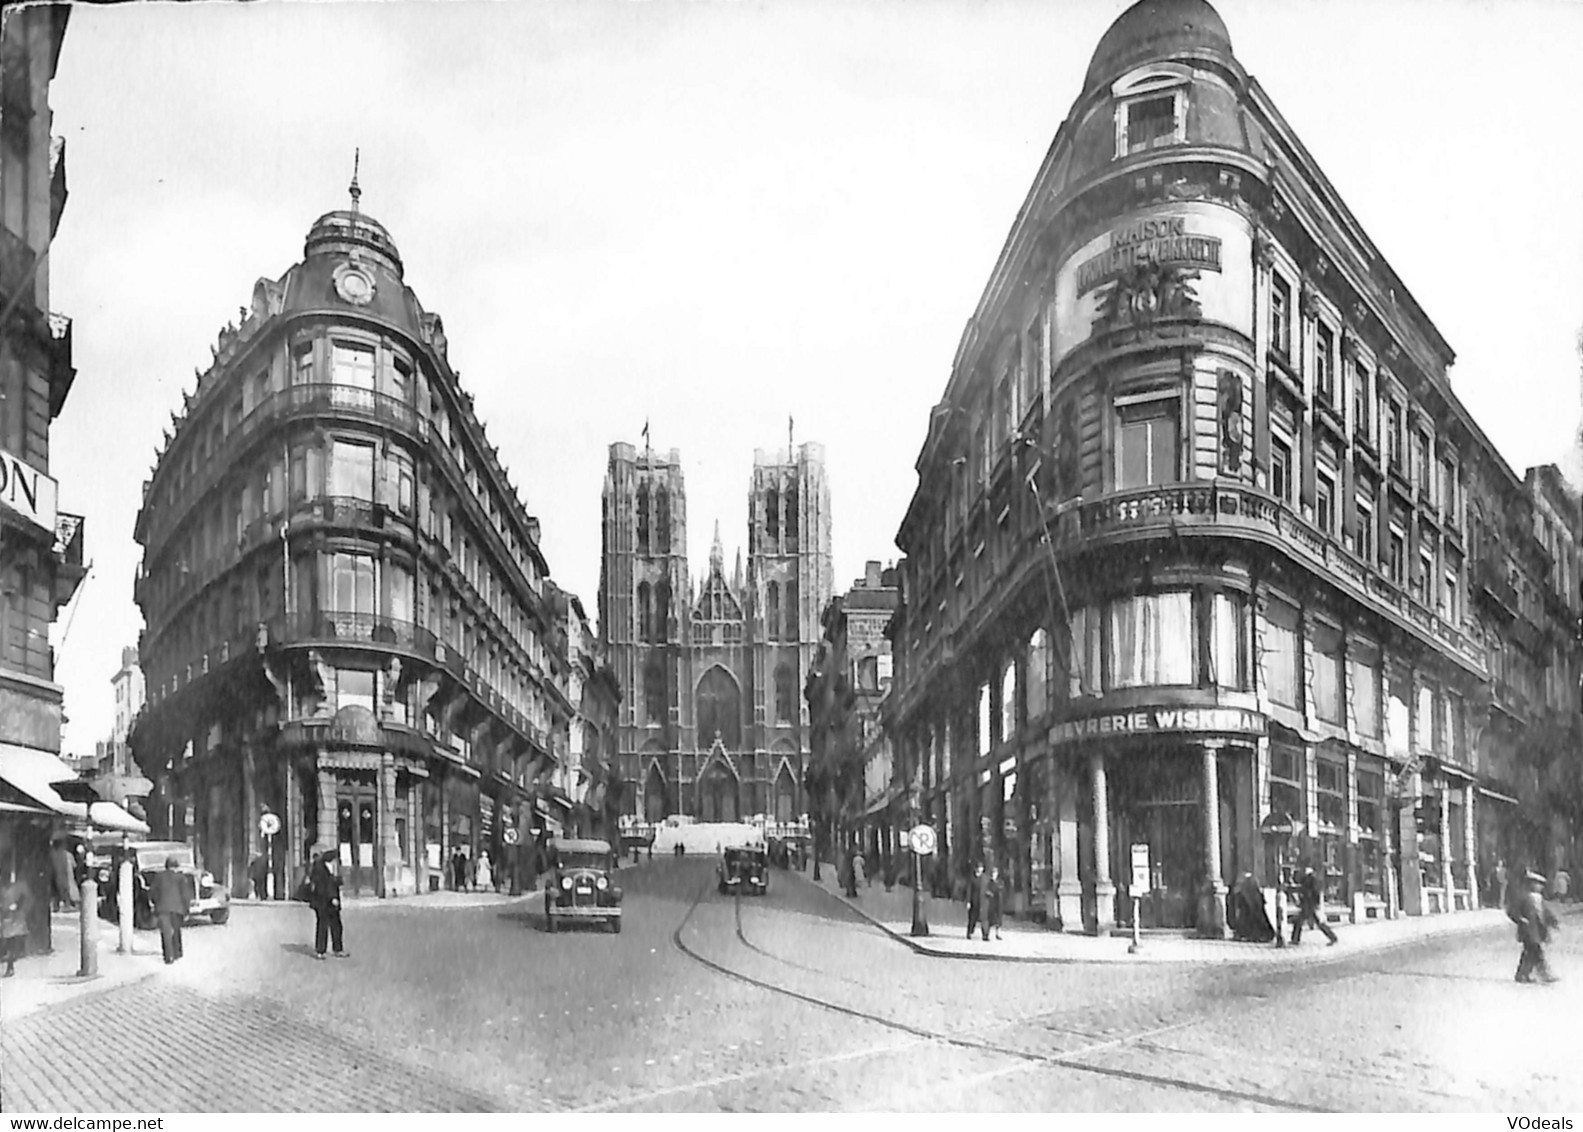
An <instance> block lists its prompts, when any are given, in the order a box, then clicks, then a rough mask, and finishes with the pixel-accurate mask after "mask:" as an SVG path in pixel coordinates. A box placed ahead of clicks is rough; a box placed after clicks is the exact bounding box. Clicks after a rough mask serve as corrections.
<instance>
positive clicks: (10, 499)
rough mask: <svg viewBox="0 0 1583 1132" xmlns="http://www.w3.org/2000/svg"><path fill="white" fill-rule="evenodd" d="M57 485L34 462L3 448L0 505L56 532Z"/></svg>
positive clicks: (0, 458) (0, 467)
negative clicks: (18, 456)
mask: <svg viewBox="0 0 1583 1132" xmlns="http://www.w3.org/2000/svg"><path fill="white" fill-rule="evenodd" d="M58 491H59V488H58V485H57V484H56V483H55V481H54V480H52V479H50V478H49V477H48V476H46V475H45V474H44V473H43V472H41V471H39V470H38V469H37V468H35V467H33V466H32V465H31V464H24V463H23V462H22V461H21V460H19V459H17V458H16V457H15V456H13V455H11V453H9V452H6V451H4V450H0V507H4V508H5V509H6V510H7V511H14V512H15V513H16V514H18V515H20V516H22V518H24V519H26V520H27V521H28V522H30V523H32V524H34V525H35V526H38V527H42V528H43V529H44V530H46V531H48V532H49V533H50V534H51V535H53V534H54V533H55V498H56V495H57V493H58Z"/></svg>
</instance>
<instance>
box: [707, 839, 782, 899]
mask: <svg viewBox="0 0 1583 1132" xmlns="http://www.w3.org/2000/svg"><path fill="white" fill-rule="evenodd" d="M769 864H770V862H769V854H768V853H767V852H766V851H765V850H763V849H759V848H753V847H742V846H733V847H732V848H730V849H727V850H725V851H724V852H723V853H721V854H720V864H719V866H718V870H719V873H720V891H721V892H722V893H727V894H728V893H733V892H756V893H758V894H759V895H760V896H763V895H764V894H765V893H766V892H768V891H769V887H770V869H769Z"/></svg>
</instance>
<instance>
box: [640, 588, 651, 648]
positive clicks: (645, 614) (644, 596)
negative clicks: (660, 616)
mask: <svg viewBox="0 0 1583 1132" xmlns="http://www.w3.org/2000/svg"><path fill="white" fill-rule="evenodd" d="M652 603H653V595H652V594H651V592H650V591H649V584H648V583H647V582H639V583H638V640H639V641H644V642H647V641H649V640H651V639H652V634H653V629H652V624H653V615H654V613H653V609H652Z"/></svg>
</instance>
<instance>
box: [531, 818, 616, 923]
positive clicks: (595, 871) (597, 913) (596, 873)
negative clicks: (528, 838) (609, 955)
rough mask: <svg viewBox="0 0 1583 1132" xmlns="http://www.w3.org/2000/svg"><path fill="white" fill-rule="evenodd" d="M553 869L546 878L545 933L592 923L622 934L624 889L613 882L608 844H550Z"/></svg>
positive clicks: (576, 841)
mask: <svg viewBox="0 0 1583 1132" xmlns="http://www.w3.org/2000/svg"><path fill="white" fill-rule="evenodd" d="M549 855H550V869H549V872H548V873H547V874H546V875H545V878H544V930H545V931H550V932H553V931H555V930H556V929H557V927H558V926H559V925H561V924H563V923H569V922H571V921H574V920H589V921H593V922H595V923H601V924H605V925H607V926H608V927H609V928H610V930H611V931H613V932H619V931H620V930H621V889H619V888H617V887H616V884H615V881H614V880H612V879H611V873H612V871H613V870H612V867H611V866H612V864H613V863H614V862H613V861H612V852H611V849H610V843H609V842H608V841H593V840H581V839H566V840H562V839H559V838H557V839H555V840H553V841H551V842H550V843H549Z"/></svg>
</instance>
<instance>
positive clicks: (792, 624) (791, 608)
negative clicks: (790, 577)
mask: <svg viewBox="0 0 1583 1132" xmlns="http://www.w3.org/2000/svg"><path fill="white" fill-rule="evenodd" d="M797 612H798V611H797V583H796V582H787V583H786V632H785V634H784V635H783V638H782V639H783V640H788V641H795V640H797V639H798V636H797Z"/></svg>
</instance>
